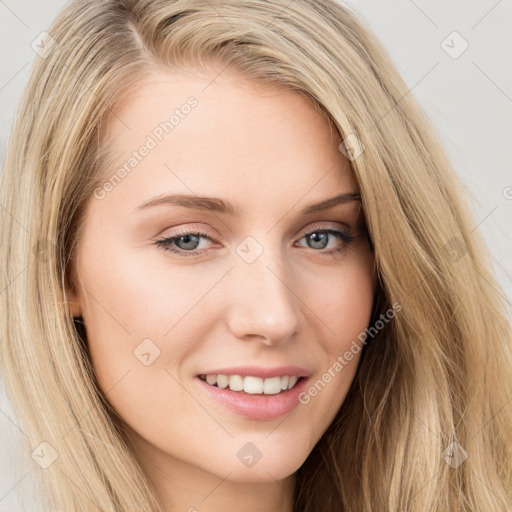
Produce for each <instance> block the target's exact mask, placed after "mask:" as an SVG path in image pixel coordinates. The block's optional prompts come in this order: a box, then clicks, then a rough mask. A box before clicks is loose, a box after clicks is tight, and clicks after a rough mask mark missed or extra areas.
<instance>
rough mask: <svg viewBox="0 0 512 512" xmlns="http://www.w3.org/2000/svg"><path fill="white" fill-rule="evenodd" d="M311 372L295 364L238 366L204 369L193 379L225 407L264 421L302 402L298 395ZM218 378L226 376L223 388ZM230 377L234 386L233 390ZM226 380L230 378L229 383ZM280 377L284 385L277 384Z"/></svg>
mask: <svg viewBox="0 0 512 512" xmlns="http://www.w3.org/2000/svg"><path fill="white" fill-rule="evenodd" d="M310 375H311V372H310V371H309V370H307V369H306V368H303V367H300V366H295V365H286V366H277V367H273V368H270V367H261V366H260V367H257V366H238V367H230V368H215V369H211V370H205V371H204V372H202V373H200V374H198V375H197V376H196V378H195V379H194V382H196V383H197V385H198V386H199V388H200V389H201V390H202V391H203V392H205V393H206V396H208V397H209V398H211V399H213V400H214V401H215V402H217V403H219V404H220V405H222V406H223V407H226V408H228V409H231V410H232V411H234V412H236V413H238V414H239V415H241V416H244V417H246V418H248V419H251V420H260V421H261V420H272V419H275V418H278V417H280V416H282V415H284V414H287V413H290V412H291V411H293V410H294V409H295V408H296V407H297V406H298V405H299V400H298V396H299V394H300V393H301V392H303V391H304V389H305V388H306V386H307V382H308V381H309V376H310ZM219 377H223V379H222V382H221V386H220V387H219V386H218V385H217V383H218V382H214V381H218V378H219ZM226 377H227V379H226ZM231 378H233V380H234V382H233V387H234V389H230V388H231V384H232V383H231ZM281 379H282V380H281ZM287 379H288V380H289V382H288V385H290V386H291V388H290V389H288V387H286V386H284V384H285V383H284V382H283V381H286V380H287ZM226 380H229V381H230V384H229V386H228V385H226ZM278 380H281V384H282V386H281V387H279V386H277V381H278ZM261 381H263V388H262V387H261ZM273 381H275V382H273ZM279 388H280V389H279Z"/></svg>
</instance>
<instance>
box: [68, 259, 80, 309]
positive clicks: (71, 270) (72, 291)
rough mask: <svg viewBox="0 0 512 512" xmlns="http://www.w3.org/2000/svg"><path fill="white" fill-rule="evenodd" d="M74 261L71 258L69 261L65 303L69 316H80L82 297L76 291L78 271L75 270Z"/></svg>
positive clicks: (77, 287) (77, 288)
mask: <svg viewBox="0 0 512 512" xmlns="http://www.w3.org/2000/svg"><path fill="white" fill-rule="evenodd" d="M75 264H76V261H75V260H74V259H71V260H70V262H69V267H68V272H67V279H66V303H67V307H68V311H69V316H72V317H81V316H82V298H81V294H80V293H78V290H79V288H80V286H79V282H80V281H79V279H78V273H77V271H76V266H75Z"/></svg>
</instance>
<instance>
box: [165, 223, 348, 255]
mask: <svg viewBox="0 0 512 512" xmlns="http://www.w3.org/2000/svg"><path fill="white" fill-rule="evenodd" d="M313 233H328V234H330V235H334V236H336V237H338V239H340V240H341V241H342V245H341V247H338V248H336V249H330V250H324V249H318V250H315V249H311V250H312V251H314V252H320V253H323V254H324V255H325V256H328V257H329V256H330V257H335V256H337V255H339V254H341V253H343V252H344V251H345V250H346V249H347V247H348V246H349V244H350V243H352V242H353V241H354V240H355V239H356V238H357V236H356V235H351V234H349V233H347V232H346V231H343V230H341V229H333V228H325V229H320V228H318V227H314V228H312V229H311V230H309V231H307V232H306V233H304V235H303V236H302V238H304V237H307V236H309V235H312V234H313ZM187 235H193V236H200V237H203V238H208V239H210V235H209V233H206V232H204V231H202V230H197V231H187V230H183V231H180V232H178V233H176V234H175V235H174V236H172V237H166V238H161V239H160V240H157V241H156V242H155V245H157V246H158V247H161V248H162V249H163V250H164V251H170V252H171V253H173V254H177V255H179V256H182V257H185V258H190V257H194V256H197V252H201V251H202V249H199V250H197V249H196V250H195V251H185V250H183V249H176V248H175V247H174V246H173V245H172V243H173V242H175V241H176V240H179V239H180V238H181V237H184V236H187ZM302 238H301V239H302Z"/></svg>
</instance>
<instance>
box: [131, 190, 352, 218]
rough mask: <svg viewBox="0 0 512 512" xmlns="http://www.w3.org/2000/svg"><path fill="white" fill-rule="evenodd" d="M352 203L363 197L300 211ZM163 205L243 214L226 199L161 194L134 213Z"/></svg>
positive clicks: (347, 197) (344, 196)
mask: <svg viewBox="0 0 512 512" xmlns="http://www.w3.org/2000/svg"><path fill="white" fill-rule="evenodd" d="M352 201H359V202H361V195H360V194H359V193H357V192H344V193H343V194H339V195H337V196H334V197H331V198H329V199H325V200H323V201H321V202H319V203H315V204H311V205H309V206H306V207H305V208H303V209H302V210H301V211H300V214H301V215H308V214H311V213H317V212H322V211H325V210H329V209H331V208H334V207H335V206H337V205H339V204H345V203H350V202H352ZM162 204H174V205H178V206H183V207H185V208H192V209H196V210H207V211H212V212H217V213H223V214H226V215H232V216H235V215H241V214H242V213H243V208H242V207H241V206H240V205H238V204H232V203H230V202H229V201H225V200H224V199H220V198H218V197H206V196H197V195H187V194H161V195H158V196H155V197H152V198H151V199H149V200H148V201H145V202H144V203H142V204H141V205H139V206H137V207H136V208H134V209H133V210H132V212H136V211H140V210H143V209H145V208H149V207H151V206H157V205H162Z"/></svg>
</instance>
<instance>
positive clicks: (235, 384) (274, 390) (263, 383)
mask: <svg viewBox="0 0 512 512" xmlns="http://www.w3.org/2000/svg"><path fill="white" fill-rule="evenodd" d="M200 377H201V379H202V380H205V381H206V382H207V383H208V384H210V385H211V386H215V385H216V386H217V387H219V388H222V389H225V388H229V389H230V390H231V391H244V392H245V393H248V394H251V395H261V394H264V395H277V394H278V393H280V392H281V391H287V390H289V389H292V388H293V386H295V384H297V381H298V380H299V378H298V377H296V376H295V375H292V376H290V375H283V376H282V377H270V378H268V379H262V378H261V377H253V376H251V375H248V376H246V377H242V376H241V375H201V376H200Z"/></svg>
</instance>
